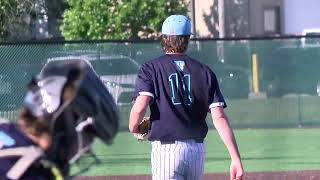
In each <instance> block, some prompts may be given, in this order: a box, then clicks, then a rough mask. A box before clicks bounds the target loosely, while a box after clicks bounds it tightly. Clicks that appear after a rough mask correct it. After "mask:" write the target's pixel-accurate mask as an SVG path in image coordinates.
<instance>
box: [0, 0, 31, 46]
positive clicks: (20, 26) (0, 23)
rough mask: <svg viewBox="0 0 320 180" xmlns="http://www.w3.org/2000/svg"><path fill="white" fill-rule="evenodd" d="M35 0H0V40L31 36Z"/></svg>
mask: <svg viewBox="0 0 320 180" xmlns="http://www.w3.org/2000/svg"><path fill="white" fill-rule="evenodd" d="M35 4H36V0H0V40H15V39H20V40H21V39H24V38H26V37H31V36H30V33H31V30H30V20H31V18H32V16H33V15H34V8H35V6H34V5H35Z"/></svg>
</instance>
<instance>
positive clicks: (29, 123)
mask: <svg viewBox="0 0 320 180" xmlns="http://www.w3.org/2000/svg"><path fill="white" fill-rule="evenodd" d="M74 94H75V87H74V85H73V84H67V85H66V86H65V87H64V89H63V96H62V101H63V102H65V101H67V100H71V99H72V98H73V97H74ZM43 118H48V117H35V116H34V115H32V113H31V112H30V111H29V110H28V109H26V108H25V107H22V108H21V110H20V113H19V115H18V124H19V125H20V126H21V127H23V128H24V129H25V130H26V131H27V132H28V133H30V134H32V135H34V136H41V135H42V134H44V133H47V134H50V124H49V123H50V121H48V120H46V119H43Z"/></svg>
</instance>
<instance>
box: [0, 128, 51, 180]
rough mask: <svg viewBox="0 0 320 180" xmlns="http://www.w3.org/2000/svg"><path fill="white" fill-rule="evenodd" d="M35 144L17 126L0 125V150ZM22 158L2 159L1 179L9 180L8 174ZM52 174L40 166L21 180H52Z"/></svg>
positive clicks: (29, 170) (35, 167)
mask: <svg viewBox="0 0 320 180" xmlns="http://www.w3.org/2000/svg"><path fill="white" fill-rule="evenodd" d="M32 145H34V143H33V142H32V141H31V140H30V139H29V138H28V137H26V136H25V135H24V134H23V133H22V132H21V131H20V130H19V129H18V128H17V126H16V125H15V124H9V123H3V124H0V149H7V148H15V147H28V146H32ZM19 158H20V157H16V156H13V157H0V179H1V180H7V177H6V174H7V172H8V171H9V170H10V168H12V166H13V165H14V164H15V163H16V162H17V160H18V159H19ZM50 177H52V176H51V173H50V172H49V171H48V170H47V169H44V168H42V167H41V166H40V165H38V166H37V165H36V164H35V165H34V166H31V167H29V168H28V170H27V171H26V172H25V173H24V175H23V176H22V177H21V178H20V179H21V180H44V179H51V178H50Z"/></svg>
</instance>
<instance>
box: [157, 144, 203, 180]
mask: <svg viewBox="0 0 320 180" xmlns="http://www.w3.org/2000/svg"><path fill="white" fill-rule="evenodd" d="M151 144H152V152H151V165H152V179H153V180H201V179H202V177H203V172H204V159H205V146H204V143H196V142H195V141H194V140H184V141H175V143H172V144H161V142H160V141H152V142H151Z"/></svg>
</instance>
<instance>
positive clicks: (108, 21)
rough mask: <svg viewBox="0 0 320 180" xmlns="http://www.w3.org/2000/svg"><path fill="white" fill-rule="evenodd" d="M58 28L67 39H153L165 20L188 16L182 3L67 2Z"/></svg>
mask: <svg viewBox="0 0 320 180" xmlns="http://www.w3.org/2000/svg"><path fill="white" fill-rule="evenodd" d="M67 4H68V6H69V8H68V9H67V10H66V11H65V12H64V14H63V24H62V25H61V27H60V29H61V31H62V34H63V36H64V37H65V39H67V40H74V39H141V38H155V37H157V35H158V34H157V33H158V32H159V31H160V29H161V25H162V22H163V21H164V19H165V18H166V17H167V16H169V15H171V14H184V15H186V14H187V5H186V4H185V1H184V0H175V1H172V0H121V1H119V0H108V1H106V0H67Z"/></svg>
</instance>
